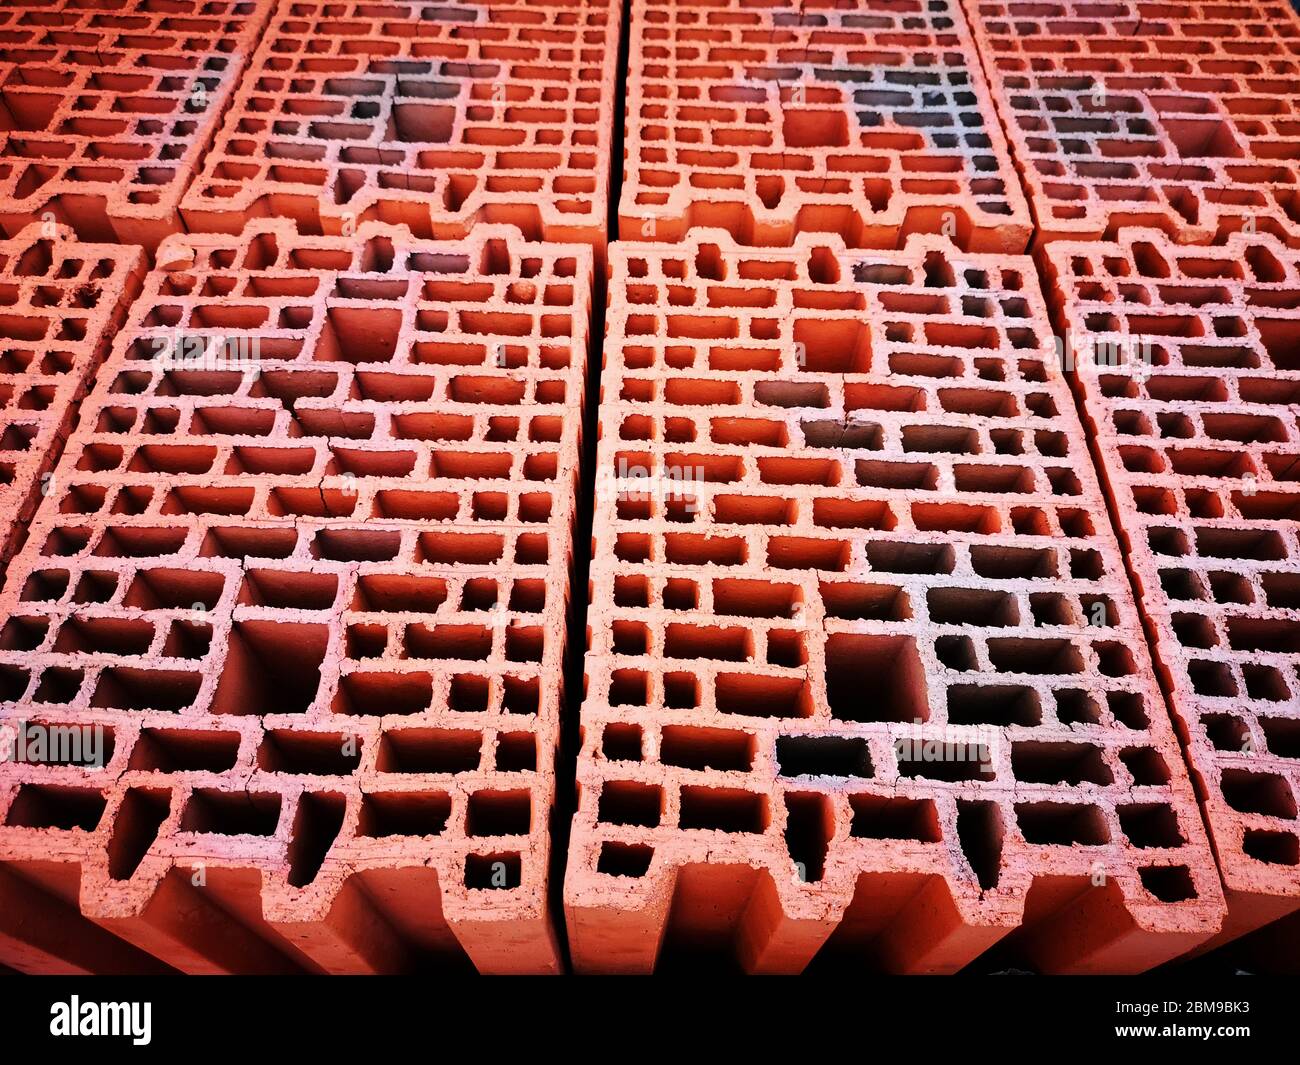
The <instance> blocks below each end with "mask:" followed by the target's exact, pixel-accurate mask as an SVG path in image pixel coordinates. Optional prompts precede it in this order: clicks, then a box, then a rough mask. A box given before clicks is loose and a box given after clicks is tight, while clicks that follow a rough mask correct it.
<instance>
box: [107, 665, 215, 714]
mask: <svg viewBox="0 0 1300 1065" xmlns="http://www.w3.org/2000/svg"><path fill="white" fill-rule="evenodd" d="M202 683H203V677H202V676H201V675H200V674H198V673H183V672H180V671H177V670H166V669H132V668H130V667H127V666H114V667H112V668H110V669H106V670H104V672H103V673H101V674H100V677H99V683H98V684H97V685H96V686H95V694H94V695H93V696H92V697H91V700H90V703H91V706H102V707H108V708H109V709H112V710H163V711H168V712H172V713H175V712H178V711H181V710H184V709H186V708H187V707H189V706H192V705H193V703H194V700H195V699H196V698H197V697H198V694H199V689H200V687H201V686H202Z"/></svg>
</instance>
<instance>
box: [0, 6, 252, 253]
mask: <svg viewBox="0 0 1300 1065" xmlns="http://www.w3.org/2000/svg"><path fill="white" fill-rule="evenodd" d="M271 7H272V0H176V2H173V0H135V2H132V3H130V4H127V5H125V7H124V5H123V4H121V3H120V2H118V0H89V2H81V0H77V2H72V0H57V2H55V3H39V2H25V0H6V3H5V4H4V6H3V8H0V228H3V231H4V232H5V233H6V234H7V235H9V236H16V235H17V234H18V233H19V232H20V231H21V230H22V228H23V227H24V226H26V225H27V224H28V223H30V222H32V221H37V220H42V221H43V220H57V221H59V222H66V223H67V224H69V225H71V226H72V227H73V228H74V229H75V230H76V232H77V234H78V236H80V237H81V238H82V239H86V240H93V241H120V242H121V243H124V244H142V245H145V246H146V247H148V248H150V249H152V248H154V247H156V245H157V243H158V241H159V240H160V239H161V238H162V237H163V236H165V235H166V234H168V233H174V232H177V231H178V230H180V229H181V228H182V227H181V224H180V219H179V216H178V215H177V206H178V204H179V202H180V198H181V195H182V193H183V192H184V191H185V188H186V187H187V185H188V184H189V182H190V181H191V180H192V179H193V177H194V173H195V171H196V169H197V167H198V166H199V165H200V163H201V161H202V158H203V155H204V152H205V151H206V149H207V148H208V146H209V145H210V144H211V140H212V134H213V132H214V131H215V129H216V126H217V123H218V121H219V120H220V117H221V114H222V111H223V109H224V107H225V105H226V104H227V103H228V102H229V99H230V97H231V94H232V91H233V89H234V86H235V83H236V82H237V81H238V80H239V77H240V75H241V73H242V71H243V69H244V63H245V61H246V60H247V58H248V56H249V55H250V54H251V53H252V50H253V47H254V46H255V43H256V35H257V33H258V32H259V30H260V29H261V28H262V27H263V26H264V25H265V22H266V18H267V16H268V14H269V12H270V9H271Z"/></svg>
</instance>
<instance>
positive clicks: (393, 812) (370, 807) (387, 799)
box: [357, 791, 451, 839]
mask: <svg viewBox="0 0 1300 1065" xmlns="http://www.w3.org/2000/svg"><path fill="white" fill-rule="evenodd" d="M450 817H451V796H450V795H447V794H446V793H445V792H441V791H393V792H373V793H371V794H368V795H362V797H361V815H360V820H359V822H358V826H357V831H358V833H359V834H360V835H361V836H363V837H366V838H372V839H373V838H381V837H385V836H440V835H442V833H443V831H444V830H445V829H446V827H447V821H448V819H449V818H450Z"/></svg>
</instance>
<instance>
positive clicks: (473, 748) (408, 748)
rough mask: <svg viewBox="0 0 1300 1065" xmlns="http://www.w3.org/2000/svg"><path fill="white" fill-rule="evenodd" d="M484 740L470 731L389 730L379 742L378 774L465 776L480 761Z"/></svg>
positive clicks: (476, 766) (478, 734) (477, 766)
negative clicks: (463, 774) (452, 774)
mask: <svg viewBox="0 0 1300 1065" xmlns="http://www.w3.org/2000/svg"><path fill="white" fill-rule="evenodd" d="M482 748H483V737H482V735H481V734H480V733H478V732H476V731H472V730H469V729H464V730H457V729H392V730H389V731H388V732H386V733H384V735H383V736H382V737H380V740H379V754H378V757H377V759H376V762H375V768H376V770H377V771H378V772H380V773H468V772H472V771H473V770H476V769H478V768H479V765H480V762H481V761H482Z"/></svg>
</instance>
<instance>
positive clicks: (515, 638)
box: [506, 625, 546, 662]
mask: <svg viewBox="0 0 1300 1065" xmlns="http://www.w3.org/2000/svg"><path fill="white" fill-rule="evenodd" d="M545 650H546V631H545V630H544V629H542V628H541V627H538V626H524V625H511V626H510V627H509V628H508V629H506V661H507V662H540V661H542V658H543V655H544V653H545Z"/></svg>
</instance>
